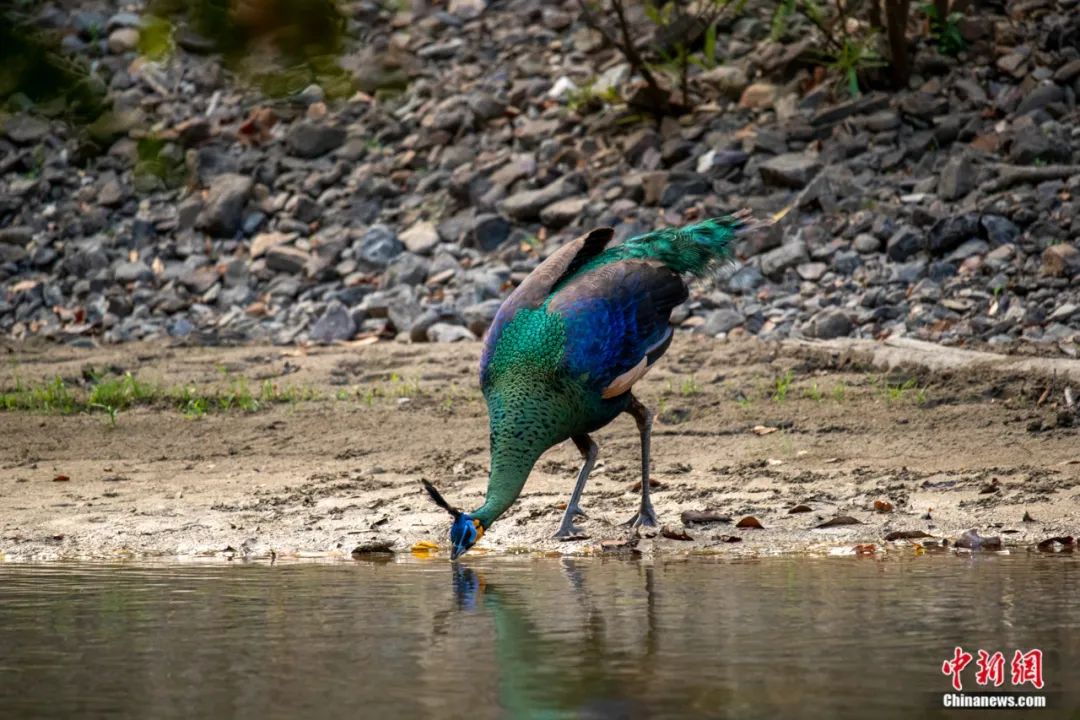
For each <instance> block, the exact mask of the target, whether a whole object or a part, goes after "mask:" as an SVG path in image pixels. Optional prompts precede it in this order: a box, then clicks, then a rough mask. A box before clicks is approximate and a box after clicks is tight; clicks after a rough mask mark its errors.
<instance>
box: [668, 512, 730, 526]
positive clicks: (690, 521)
mask: <svg viewBox="0 0 1080 720" xmlns="http://www.w3.org/2000/svg"><path fill="white" fill-rule="evenodd" d="M679 519H680V520H682V524H683V525H704V524H705V523H729V522H731V516H730V515H720V514H718V513H714V512H709V511H708V510H684V511H683V513H682V515H680V516H679Z"/></svg>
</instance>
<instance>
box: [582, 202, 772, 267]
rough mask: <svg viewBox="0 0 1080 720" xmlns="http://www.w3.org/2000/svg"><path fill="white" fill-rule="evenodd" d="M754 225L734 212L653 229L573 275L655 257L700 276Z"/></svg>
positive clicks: (585, 265)
mask: <svg viewBox="0 0 1080 720" xmlns="http://www.w3.org/2000/svg"><path fill="white" fill-rule="evenodd" d="M757 227H759V225H758V224H756V223H754V222H752V221H750V220H749V219H748V216H747V215H746V214H744V213H736V214H734V215H726V216H722V217H715V218H710V219H708V220H703V221H702V222H699V223H695V224H694V225H687V226H685V227H681V228H664V229H662V230H654V231H652V232H649V233H646V234H644V235H638V236H636V237H633V238H630V239H629V240H627V241H625V242H623V243H622V244H621V245H616V246H615V247H611V248H608V249H606V250H604V251H603V252H601V253H600V254H598V255H597V256H596V257H594V258H592V259H591V260H590V261H589V262H587V263H585V264H583V265H582V266H581V267H580V268H578V269H577V271H576V272H574V273H573V277H577V276H579V275H581V274H584V273H587V272H589V271H591V270H594V269H595V268H597V267H600V266H602V265H607V264H609V263H613V262H618V261H620V260H656V261H658V262H660V263H662V264H664V265H666V266H667V267H669V268H671V269H672V270H673V271H675V272H676V273H679V274H680V275H695V276H699V277H700V276H702V275H705V274H707V273H708V272H709V271H710V270H712V269H713V268H714V267H715V266H716V265H718V264H720V263H722V262H724V261H725V260H727V259H729V258H730V257H731V247H732V244H733V243H734V241H735V239H736V237H738V236H739V235H742V234H744V233H746V232H749V231H751V230H754V229H756V228H757ZM569 279H570V278H569V277H568V278H565V279H564V281H563V282H566V280H569Z"/></svg>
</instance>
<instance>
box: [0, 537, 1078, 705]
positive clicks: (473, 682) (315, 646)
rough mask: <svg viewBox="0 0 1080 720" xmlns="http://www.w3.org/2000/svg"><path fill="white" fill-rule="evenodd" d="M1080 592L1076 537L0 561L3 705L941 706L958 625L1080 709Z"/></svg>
mask: <svg viewBox="0 0 1080 720" xmlns="http://www.w3.org/2000/svg"><path fill="white" fill-rule="evenodd" d="M1078 590H1080V563H1078V562H1077V559H1076V558H1075V557H1070V556H1031V557H1025V556H1015V555H1014V556H994V557H954V556H942V557H919V558H911V559H905V560H895V559H891V560H885V561H882V560H875V559H852V558H819V559H807V558H770V559H761V560H743V561H738V562H733V561H722V562H721V561H713V560H708V559H688V560H665V561H659V560H657V561H655V562H646V561H642V562H634V561H626V560H576V559H575V560H569V559H548V558H545V559H489V560H484V559H481V558H473V559H470V561H469V562H468V563H467V564H463V565H460V566H458V567H456V568H455V567H454V566H452V565H451V564H450V563H448V562H446V561H427V562H419V561H414V562H397V563H394V562H390V563H368V562H358V563H355V564H311V565H304V564H285V565H277V566H268V565H258V564H251V565H242V564H213V565H177V564H150V565H147V564H135V565H129V564H125V565H89V564H87V565H82V564H76V565H48V566H26V565H0V716H4V717H55V718H68V717H105V716H108V717H131V718H150V717H153V718H193V717H198V718H212V717H213V718H216V717H237V718H293V717H326V718H339V717H340V718H379V717H383V718H428V717H430V718H548V717H550V718H560V717H567V718H576V717H584V718H609V717H611V718H617V717H625V718H682V717H716V718H740V719H744V718H794V717H821V718H868V717H874V718H911V717H945V716H946V715H944V714H943V711H942V710H941V709H940V707H939V705H940V702H941V699H940V698H941V694H942V693H943V692H945V691H947V690H948V689H949V685H948V678H946V677H945V676H944V675H942V673H941V664H942V661H943V660H945V659H946V657H948V656H950V655H951V654H952V650H953V647H954V646H956V645H961V646H962V647H963V648H964V649H965V650H968V651H969V652H972V653H973V654H974V653H975V652H976V650H977V649H979V648H983V649H987V650H988V651H990V652H993V651H994V650H1001V651H1002V652H1003V653H1005V654H1006V655H1007V656H1010V657H1011V655H1012V652H1013V651H1014V650H1015V649H1018V648H1019V649H1024V650H1027V649H1031V648H1040V649H1042V650H1043V651H1044V652H1045V659H1044V675H1045V680H1046V682H1047V688H1046V691H1047V692H1048V693H1049V695H1048V697H1049V699H1050V702H1051V704H1052V706H1053V707H1051V708H1050V709H1048V710H1043V711H1039V712H1038V713H1035V714H1031V713H1030V712H1029V714H1027V715H1025V716H1026V717H1046V718H1051V717H1055V718H1056V717H1080V713H1078V712H1077V711H1076V708H1077V707H1078V706H1080V682H1078V678H1080V672H1078V671H1077V669H1076V668H1077V667H1078V665H1077V663H1078V661H1080V640H1078V638H1080V604H1078V603H1077V597H1078ZM974 669H975V667H974V663H972V666H971V667H969V668H968V670H967V671H966V672H965V674H964V681H965V684H966V685H968V686H971V689H977V688H975V686H974V683H975V680H974ZM1006 689H1008V688H1006ZM973 714H974V715H975V716H981V711H968V712H966V713H961V715H962V716H964V717H971V716H972V715H973ZM1005 716H1008V714H1007V713H1005V714H1003V713H1001V712H996V713H993V714H992V717H1005Z"/></svg>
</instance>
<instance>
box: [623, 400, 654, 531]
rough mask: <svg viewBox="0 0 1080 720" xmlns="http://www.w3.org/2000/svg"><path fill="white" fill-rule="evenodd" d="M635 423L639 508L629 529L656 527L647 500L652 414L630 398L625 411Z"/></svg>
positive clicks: (629, 522)
mask: <svg viewBox="0 0 1080 720" xmlns="http://www.w3.org/2000/svg"><path fill="white" fill-rule="evenodd" d="M626 412H628V413H630V414H631V415H632V416H633V417H634V420H635V421H636V422H637V428H638V433H639V434H640V435H641V508H640V509H639V510H638V511H637V514H636V515H634V517H632V518H630V520H628V521H627V523H626V524H627V525H628V526H630V527H639V526H645V527H656V526H657V522H656V511H655V510H653V506H652V501H651V500H649V443H650V440H651V438H652V413H651V412H649V408H647V407H645V406H644V405H642V404H641V403H640V402H639V401H638V399H637V398H636V397H634V396H632V395H631V396H630V407H628V408H627V409H626Z"/></svg>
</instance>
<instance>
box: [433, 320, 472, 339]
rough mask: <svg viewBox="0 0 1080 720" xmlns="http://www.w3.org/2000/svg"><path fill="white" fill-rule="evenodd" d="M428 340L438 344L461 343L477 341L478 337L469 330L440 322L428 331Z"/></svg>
mask: <svg viewBox="0 0 1080 720" xmlns="http://www.w3.org/2000/svg"><path fill="white" fill-rule="evenodd" d="M427 337H428V340H430V341H431V342H438V343H449V342H461V341H472V340H476V336H475V335H473V334H472V333H471V332H469V329H468V328H466V327H462V326H461V325H451V324H450V323H442V322H438V323H435V324H434V325H432V326H431V327H429V328H428V330H427Z"/></svg>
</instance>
